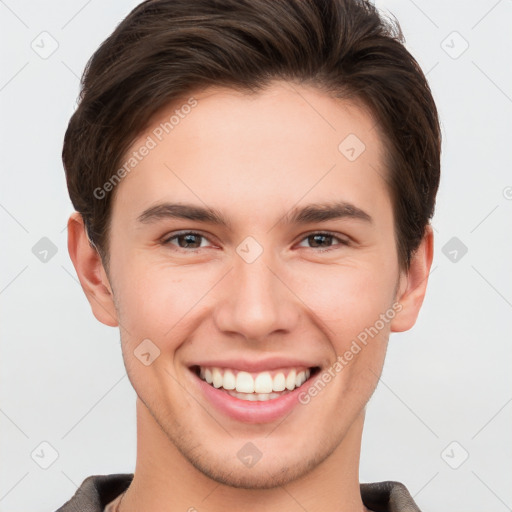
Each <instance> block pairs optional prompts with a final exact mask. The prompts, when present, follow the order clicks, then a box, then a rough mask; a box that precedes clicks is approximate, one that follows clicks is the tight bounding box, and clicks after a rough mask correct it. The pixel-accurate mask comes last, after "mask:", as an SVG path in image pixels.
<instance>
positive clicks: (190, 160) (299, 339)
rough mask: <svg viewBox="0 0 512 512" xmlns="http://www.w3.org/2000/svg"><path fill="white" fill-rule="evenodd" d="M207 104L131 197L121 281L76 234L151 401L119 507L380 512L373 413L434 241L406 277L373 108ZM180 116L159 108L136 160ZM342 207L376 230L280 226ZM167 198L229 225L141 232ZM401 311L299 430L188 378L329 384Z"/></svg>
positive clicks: (123, 208)
mask: <svg viewBox="0 0 512 512" xmlns="http://www.w3.org/2000/svg"><path fill="white" fill-rule="evenodd" d="M193 96H194V97H195V98H196V99H197V101H198V104H197V106H196V107H195V108H194V109H193V110H192V111H191V113H190V114H189V115H188V116H186V117H185V118H184V119H182V120H180V123H179V125H177V126H176V127H175V128H174V130H173V131H172V132H171V133H169V134H168V135H166V137H165V138H164V139H163V140H162V141H161V142H160V143H159V144H158V146H157V147H156V148H154V149H153V150H151V152H150V153H149V155H148V156H146V157H145V158H144V159H143V160H142V161H141V162H140V163H139V164H138V165H137V167H136V168H135V169H134V170H133V171H132V172H131V173H130V174H128V175H126V177H124V178H123V179H122V181H121V183H120V184H119V185H117V190H116V196H115V201H114V203H113V212H112V223H111V231H110V255H111V266H110V269H109V270H108V273H107V272H106V270H105V268H104V266H103V265H102V262H101V259H100V258H99V256H98V254H97V252H96V251H95V250H94V249H93V248H92V247H91V246H90V245H89V243H88V239H87V236H86V234H85V231H84V226H83V222H82V219H81V217H80V215H78V214H77V213H76V212H75V213H73V214H72V215H71V217H70V219H69V222H68V233H69V239H68V247H69V253H70V256H71V259H72V261H73V264H74V266H75V269H76V271H77V274H78V277H79V279H80V282H81V284H82V287H83V289H84V292H85V294H86V295H87V298H88V300H89V302H90V304H91V308H92V311H93V313H94V315H95V317H96V318H97V319H98V320H99V321H100V322H102V323H104V324H106V325H110V326H119V328H120V333H121V342H122V351H123V358H124V362H125V366H126V370H127V373H128V376H129V379H130V381H131V383H132V385H133V387H134V389H135V391H136V393H137V396H138V398H137V404H136V410H137V463H136V468H135V472H134V479H133V482H132V484H131V486H130V488H129V489H128V491H127V493H126V495H125V496H124V497H123V501H122V506H121V511H125V512H126V511H129V510H142V509H145V510H154V511H160V510H161V511H171V510H184V511H185V510H194V509H192V508H191V507H195V509H197V510H199V511H201V512H203V511H211V512H213V511H221V510H222V511H226V510H244V511H247V512H251V511H256V510H258V511H260V510H265V511H266V512H274V511H279V512H283V511H299V510H300V511H303V510H304V509H306V510H308V511H309V512H314V511H322V512H330V511H332V512H334V511H340V510H344V511H363V510H367V509H366V508H365V507H364V505H363V503H362V501H361V496H360V490H359V478H358V473H359V457H360V447H361V435H362V430H363V422H364V416H365V406H366V404H367V402H368V400H369V399H370V397H371V395H372V393H373V392H374V390H375V387H376V385H377V383H378V379H379V377H380V374H381V370H382V365H383V362H384V358H385V353H386V348H387V343H388V337H389V334H390V332H397V331H404V330H407V329H409V328H411V327H412V326H413V324H414V323H415V321H416V317H417V315H418V312H419V309H420V307H421V304H422V301H423V297H424V294H425V290H426V285H427V278H428V273H429V269H430V266H431V262H432V250H433V238H432V230H431V228H430V227H427V229H426V232H425V236H424V239H423V241H422V243H421V245H420V247H419V249H418V250H417V251H416V252H415V253H414V256H413V258H412V263H411V266H410V268H409V269H408V271H400V267H399V262H398V255H397V250H396V240H395V238H394V218H393V210H392V205H391V200H390V194H389V190H388V188H387V185H386V182H385V180H384V178H383V177H385V176H386V174H387V171H386V170H385V169H384V167H383V159H382V140H381V138H380V136H379V133H378V130H377V129H376V128H375V122H374V120H373V119H372V118H371V117H370V116H369V115H368V113H367V111H366V110H364V109H363V108H361V107H360V106H358V105H356V104H354V103H348V102H347V101H344V100H343V101H342V100H338V99H332V98H330V97H328V96H327V95H326V94H325V93H323V92H320V91H319V90H317V89H314V88H312V87H306V86H299V85H297V84H293V85H292V84H291V83H287V82H273V83H272V84H271V85H270V86H269V87H268V88H267V89H266V90H265V91H263V92H259V93H258V94H256V95H252V96H250V95H247V94H244V93H242V92H240V91H234V90H230V89H223V88H209V89H206V90H203V91H197V92H196V93H195V94H193ZM187 97H189V96H187ZM184 102H185V100H184V101H183V103H184ZM183 103H182V104H183ZM178 106H179V105H178ZM176 107H177V106H176V105H173V106H172V107H169V108H166V109H165V111H162V112H160V113H159V114H158V116H157V117H156V118H155V119H154V123H153V124H152V126H151V127H150V128H149V129H148V131H147V132H145V133H143V134H141V136H140V137H139V139H138V140H137V141H135V142H134V144H133V146H132V148H130V150H129V151H128V153H130V152H131V151H132V150H134V149H136V148H138V147H140V146H141V144H142V143H143V142H144V141H145V140H146V138H147V136H148V135H151V133H152V130H153V129H154V127H155V126H158V124H159V123H160V122H161V121H162V120H164V119H168V118H169V116H170V115H171V114H172V113H173V111H174V110H175V109H176ZM350 133H352V134H356V135H357V137H358V138H359V139H360V140H361V141H363V142H364V144H365V146H366V149H365V151H364V152H363V153H362V154H361V155H360V156H359V157H358V158H357V159H356V160H355V161H352V162H351V161H349V160H348V159H347V158H346V157H345V156H344V155H343V154H342V153H341V152H340V151H339V150H338V145H339V144H340V142H341V141H342V140H343V139H344V138H345V137H346V136H347V135H348V134H350ZM339 200H343V201H346V202H348V203H350V204H352V205H354V206H356V207H358V208H360V209H361V210H363V211H364V212H366V213H367V214H368V215H369V216H370V217H371V222H369V221H365V220H361V219H356V218H346V217H345V218H341V219H332V220H328V221H324V222H313V223H308V224H304V225H293V224H286V223H284V222H279V221H282V219H283V217H284V216H285V214H287V213H288V212H290V211H291V210H292V209H293V208H294V207H302V206H305V205H307V204H310V203H324V202H332V201H339ZM161 201H169V202H177V203H192V204H195V205H198V206H205V205H207V206H209V207H213V208H216V209H218V210H219V211H220V212H222V214H223V215H224V216H225V217H226V218H227V219H228V220H229V222H230V226H229V227H222V226H217V225H214V224H211V223H203V222H198V221H191V220H183V219H172V218H167V219H161V220H159V221H158V222H155V223H152V224H149V223H148V224H142V223H139V222H137V217H138V215H140V213H142V211H144V210H145V209H146V208H148V207H150V206H152V205H154V204H156V203H158V202H161ZM183 230H193V231H199V232H200V233H201V235H204V237H205V238H201V237H197V238H193V241H194V242H195V246H194V247H193V248H187V247H186V245H185V243H184V241H183V239H181V246H180V239H174V240H173V241H170V242H167V244H166V243H164V241H163V240H164V239H168V238H169V237H170V236H171V235H172V234H175V233H176V232H178V231H183ZM326 230H327V231H329V232H332V233H333V235H334V237H333V238H329V237H327V239H323V241H321V242H320V245H318V244H317V245H316V246H315V244H314V240H311V238H308V236H309V235H311V234H314V233H318V232H323V231H326ZM247 236H252V237H253V238H254V239H255V240H257V242H258V243H259V244H260V246H261V247H262V249H263V252H262V254H261V255H260V256H259V258H257V259H256V260H255V261H254V262H252V263H247V262H246V261H244V259H242V258H241V257H240V256H239V254H238V253H237V252H236V249H237V246H238V245H239V244H240V243H241V242H242V241H243V240H244V239H245V238H246V237H247ZM336 237H339V239H338V238H336ZM342 241H345V242H347V243H342ZM197 246H200V248H199V249H197ZM322 249H329V250H327V251H322ZM397 302H399V303H400V305H401V311H400V312H399V313H397V314H396V315H395V316H394V318H393V319H392V320H391V321H388V322H387V323H386V324H385V327H384V328H383V329H381V330H380V331H379V333H378V335H377V336H375V337H374V338H372V339H371V341H369V343H368V344H367V345H366V346H365V347H364V348H363V349H362V350H361V351H360V352H359V353H358V354H357V355H356V356H354V358H353V359H352V360H351V361H350V363H349V364H347V365H346V366H345V367H344V368H343V370H342V371H340V372H339V373H337V375H336V377H335V378H334V379H332V381H331V382H330V383H329V384H328V385H327V386H326V387H325V388H324V389H323V390H322V391H321V392H320V393H319V394H318V396H316V397H315V398H314V399H312V400H311V401H310V403H308V404H307V405H299V406H297V407H295V408H294V409H293V411H292V413H291V414H290V415H288V416H287V417H286V418H285V419H284V420H282V419H281V420H279V421H275V422H271V423H262V424H248V423H243V422H238V421H235V420H233V419H231V418H228V417H227V416H225V415H223V414H222V413H221V412H219V411H218V410H217V409H216V408H215V407H214V406H213V405H212V404H211V403H209V402H208V401H207V400H206V399H205V397H204V396H203V395H202V394H201V393H199V392H198V390H197V387H194V386H193V385H192V378H193V377H192V375H191V372H190V370H189V369H188V366H189V365H190V364H191V363H193V362H194V361H198V360H203V361H204V360H212V359H214V358H218V357H220V356H222V357H226V358H247V359H256V360H258V359H263V358H265V357H267V356H268V355H269V354H272V355H275V356H286V357H292V358H293V357H297V355H300V357H301V358H305V359H307V360H311V361H312V365H319V366H321V367H322V369H324V370H325V369H327V368H329V366H331V365H332V364H333V362H334V361H335V360H336V357H337V355H342V354H343V353H345V351H346V350H347V349H348V348H349V347H350V344H351V343H352V341H353V340H354V339H356V337H357V336H358V334H359V333H361V332H362V331H364V329H365V328H368V327H370V326H373V325H374V324H375V322H376V320H378V319H379V315H381V314H382V313H385V312H386V311H389V310H390V309H391V310H392V309H393V304H396V303H397ZM148 338H149V339H150V340H151V341H152V342H153V343H154V344H155V345H156V346H158V348H159V350H160V355H159V357H158V358H156V359H155V360H154V361H153V362H152V364H150V365H148V366H146V365H144V364H142V363H141V362H140V360H139V359H138V358H137V357H135V356H134V350H135V349H136V347H137V346H138V345H139V344H140V343H141V341H142V340H144V339H148ZM249 441H250V442H252V443H253V444H254V445H255V446H256V447H257V448H258V449H259V450H260V451H261V453H262V458H261V459H260V460H259V462H258V463H257V464H256V465H254V466H253V467H251V468H248V467H246V466H245V465H243V464H242V463H241V462H240V460H239V459H238V457H237V452H238V451H239V450H240V449H241V448H242V447H243V446H244V445H245V444H246V443H247V442H249Z"/></svg>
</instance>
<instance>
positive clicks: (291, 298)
mask: <svg viewBox="0 0 512 512" xmlns="http://www.w3.org/2000/svg"><path fill="white" fill-rule="evenodd" d="M264 255H265V253H263V255H262V256H260V257H259V258H258V259H257V260H256V261H254V262H252V263H247V262H246V261H244V260H243V259H242V258H238V257H236V258H235V262H234V268H233V269H232V270H231V272H229V273H228V275H227V276H226V278H225V279H224V281H225V282H224V286H223V288H224V289H223V293H222V300H221V302H220V304H218V305H217V307H216V308H215V315H214V316H215V322H216V325H217V327H218V329H220V331H222V332H223V333H224V334H233V333H236V334H238V335H241V336H243V337H244V338H245V339H246V340H248V341H251V342H261V341H263V340H266V339H268V337H269V336H270V335H272V334H274V335H275V334H276V333H280V334H284V333H289V332H292V331H293V330H294V329H295V328H296V326H297V324H298V321H299V318H300V301H299V300H298V299H297V297H295V295H294V293H293V291H291V290H290V288H288V286H287V283H286V281H285V280H284V279H283V278H282V276H279V272H278V271H277V270H276V269H275V267H276V265H273V264H272V262H271V261H269V258H266V257H264ZM272 267H274V268H272Z"/></svg>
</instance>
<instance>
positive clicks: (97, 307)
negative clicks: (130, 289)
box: [68, 212, 118, 327]
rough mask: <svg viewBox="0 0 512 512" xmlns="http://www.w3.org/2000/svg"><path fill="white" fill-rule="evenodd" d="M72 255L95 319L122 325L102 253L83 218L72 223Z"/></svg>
mask: <svg viewBox="0 0 512 512" xmlns="http://www.w3.org/2000/svg"><path fill="white" fill-rule="evenodd" d="M68 251H69V256H70V257H71V261H72V262H73V265H74V267H75V270H76V273H77V275H78V279H79V280H80V284H81V285H82V288H83V290H84V292H85V295H86V297H87V300H88V301H89V304H90V305H91V308H92V312H93V314H94V316H95V317H96V318H97V319H98V320H99V321H100V322H101V323H103V324H105V325H109V326H111V327H116V326H117V325H118V321H117V312H116V308H115V303H114V295H113V293H112V288H111V286H110V283H109V280H108V277H107V274H106V272H105V269H104V268H103V262H102V261H101V257H100V255H99V254H98V251H97V250H96V248H95V247H94V246H92V245H91V242H90V241H89V237H88V236H87V232H86V230H85V225H84V222H83V219H82V216H81V215H80V214H79V213H78V212H74V213H72V214H71V216H70V217H69V220H68Z"/></svg>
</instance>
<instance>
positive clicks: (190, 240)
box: [180, 234, 198, 247]
mask: <svg viewBox="0 0 512 512" xmlns="http://www.w3.org/2000/svg"><path fill="white" fill-rule="evenodd" d="M197 238H198V236H197V235H192V234H188V235H182V236H181V240H185V245H183V244H180V245H181V247H191V246H194V247H198V245H197V240H196V241H195V242H194V239H197Z"/></svg>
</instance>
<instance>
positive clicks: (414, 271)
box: [391, 225, 434, 332]
mask: <svg viewBox="0 0 512 512" xmlns="http://www.w3.org/2000/svg"><path fill="white" fill-rule="evenodd" d="M433 255H434V234H433V231H432V227H431V226H430V225H427V227H426V228H425V234H424V236H423V239H422V241H421V243H420V246H419V247H418V249H417V250H416V251H415V252H414V254H413V255H412V256H411V264H410V266H409V270H408V271H407V272H404V275H403V276H402V277H401V283H400V287H399V292H398V294H397V297H396V301H397V302H399V303H400V304H401V306H402V308H401V310H400V312H399V313H398V314H397V315H396V316H395V318H394V319H393V321H392V322H391V332H402V331H407V330H409V329H410V328H411V327H412V326H413V325H414V324H415V323H416V319H417V318H418V314H419V311H420V308H421V305H422V304H423V299H424V298H425V292H426V290H427V282H428V277H429V273H430V267H431V266H432V258H433Z"/></svg>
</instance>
